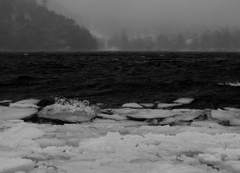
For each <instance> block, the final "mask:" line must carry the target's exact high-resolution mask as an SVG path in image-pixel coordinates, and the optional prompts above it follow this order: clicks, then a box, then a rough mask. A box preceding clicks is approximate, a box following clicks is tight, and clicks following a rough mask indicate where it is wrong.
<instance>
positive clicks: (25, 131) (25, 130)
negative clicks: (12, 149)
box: [4, 125, 45, 139]
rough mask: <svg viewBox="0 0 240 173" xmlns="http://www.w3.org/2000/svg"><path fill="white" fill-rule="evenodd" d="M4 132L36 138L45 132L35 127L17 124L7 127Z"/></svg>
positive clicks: (21, 136)
mask: <svg viewBox="0 0 240 173" xmlns="http://www.w3.org/2000/svg"><path fill="white" fill-rule="evenodd" d="M4 134H5V135H14V136H16V137H20V138H26V139H36V138H40V137H42V136H43V135H44V134H45V132H44V131H43V130H40V129H38V128H36V127H32V126H27V125H26V126H22V125H19V126H15V127H12V128H10V129H8V130H7V131H6V132H4Z"/></svg>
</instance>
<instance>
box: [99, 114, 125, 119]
mask: <svg viewBox="0 0 240 173" xmlns="http://www.w3.org/2000/svg"><path fill="white" fill-rule="evenodd" d="M97 116H98V117H102V118H106V119H113V120H126V119H127V117H125V116H120V115H117V114H114V115H108V114H98V115H97Z"/></svg>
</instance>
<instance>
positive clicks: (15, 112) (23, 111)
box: [0, 106, 38, 120]
mask: <svg viewBox="0 0 240 173" xmlns="http://www.w3.org/2000/svg"><path fill="white" fill-rule="evenodd" d="M37 112H38V111H37V109H34V108H10V107H5V106H0V120H16V119H22V118H26V117H29V116H31V115H33V114H35V113H37Z"/></svg>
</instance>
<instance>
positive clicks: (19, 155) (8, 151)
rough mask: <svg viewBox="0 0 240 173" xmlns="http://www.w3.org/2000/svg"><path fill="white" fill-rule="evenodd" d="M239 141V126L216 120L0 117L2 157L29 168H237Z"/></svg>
mask: <svg viewBox="0 0 240 173" xmlns="http://www.w3.org/2000/svg"><path fill="white" fill-rule="evenodd" d="M114 111H116V112H119V113H122V115H121V116H123V115H126V113H127V114H131V113H133V114H134V111H135V110H133V111H126V110H125V109H124V110H123V109H121V110H114ZM157 111H159V110H157ZM184 111H185V112H186V111H187V110H181V111H180V110H178V111H172V112H174V113H176V112H184ZM198 111H199V110H195V113H196V112H198ZM144 112H147V111H145V110H144ZM190 112H191V111H190ZM135 113H136V112H135ZM150 113H151V111H150ZM192 113H193V112H191V114H192ZM186 114H187V113H186ZM183 117H185V116H184V114H183ZM186 117H188V116H186ZM170 118H172V117H170ZM239 143H240V129H239V128H238V127H234V126H222V125H219V124H218V123H217V121H193V122H192V123H191V125H190V126H173V127H171V126H169V125H166V126H148V123H147V122H142V121H130V120H122V121H114V120H108V119H96V120H94V122H91V123H90V122H87V123H83V124H65V125H61V126H60V125H59V126H58V125H51V124H31V123H24V122H21V121H20V122H18V121H11V122H9V121H0V157H1V159H2V160H1V161H2V162H3V163H6V165H8V163H10V161H11V162H12V163H14V164H13V165H17V166H15V167H16V168H15V167H14V166H12V167H9V168H7V169H14V171H15V170H16V171H26V172H28V171H29V170H30V169H33V170H32V171H31V172H30V173H43V172H45V173H63V172H65V173H75V172H79V170H81V172H83V173H96V172H99V173H113V172H114V173H118V172H119V173H120V172H128V173H160V172H161V173H238V172H240V167H239V163H240V161H239V158H240V145H239ZM0 163H1V162H0ZM28 164H29V166H27V165H28ZM0 165H1V164H0ZM21 165H22V166H23V165H25V166H23V167H21ZM0 168H1V167H0ZM2 169H3V166H2ZM26 169H27V170H26ZM0 170H1V169H0ZM0 173H2V172H1V171H0Z"/></svg>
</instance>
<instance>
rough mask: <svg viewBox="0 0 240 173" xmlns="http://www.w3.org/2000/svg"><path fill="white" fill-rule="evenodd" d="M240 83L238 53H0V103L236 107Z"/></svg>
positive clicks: (238, 102)
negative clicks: (55, 100)
mask: <svg viewBox="0 0 240 173" xmlns="http://www.w3.org/2000/svg"><path fill="white" fill-rule="evenodd" d="M239 81H240V53H191V52H185V53H183V52H182V53H163V52H154V53H150V52H129V53H126V52H85V53H28V54H27V55H26V54H25V55H24V53H1V54H0V100H4V99H13V100H21V99H25V98H38V99H44V98H47V97H50V96H63V97H68V98H79V99H82V100H83V99H87V100H89V101H90V102H91V103H104V105H105V107H116V106H119V105H121V104H123V103H126V102H155V101H161V102H171V101H173V100H175V99H177V98H179V97H193V98H195V101H194V102H193V103H192V104H191V105H189V106H187V107H191V108H219V107H224V106H231V107H240V86H238V82H239ZM228 84H229V85H228ZM230 84H236V85H235V86H234V85H230Z"/></svg>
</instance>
